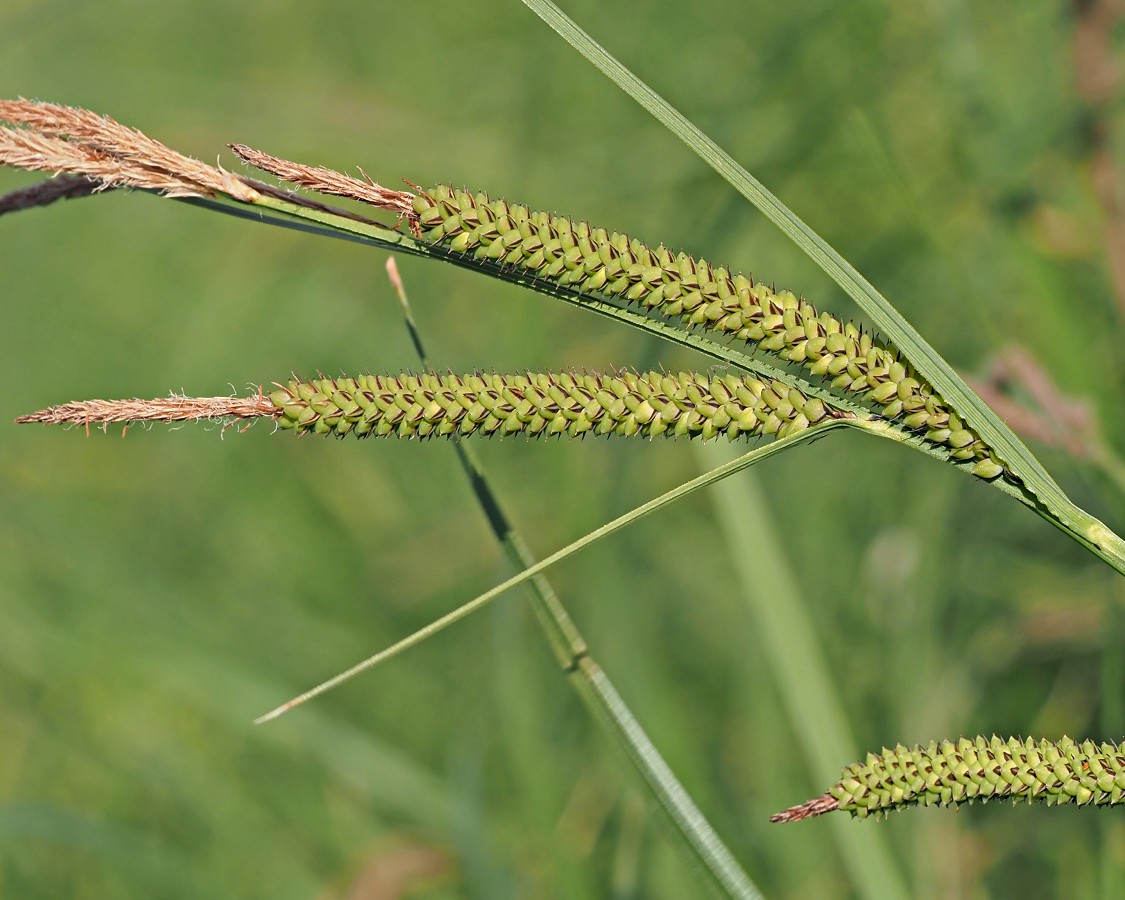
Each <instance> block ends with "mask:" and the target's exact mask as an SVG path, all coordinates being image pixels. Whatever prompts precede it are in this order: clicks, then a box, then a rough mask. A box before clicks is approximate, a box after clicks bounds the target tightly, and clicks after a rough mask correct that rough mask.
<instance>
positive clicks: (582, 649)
mask: <svg viewBox="0 0 1125 900" xmlns="http://www.w3.org/2000/svg"><path fill="white" fill-rule="evenodd" d="M387 274H388V276H389V277H390V279H391V284H392V285H393V287H394V290H395V294H396V296H397V297H398V299H399V303H400V305H401V306H402V314H403V318H404V320H405V322H406V329H407V331H408V332H409V334H410V339H411V341H412V342H413V344H414V348H415V350H416V351H417V353H418V358H419V359H420V360H421V361H422V365H423V367H424V368H425V369H427V370H430V369H431V368H432V367H431V366H430V362H429V359H428V358H427V356H426V350H425V347H424V345H423V342H422V336H421V333H420V332H419V331H418V326H417V325H416V324H415V322H414V315H413V312H412V311H411V308H410V301H409V299H408V298H407V295H406V289H405V288H404V286H403V283H402V279H401V278H400V277H399V275H398V267H397V266H396V265H395V261H394V257H391V258H390V259H388V260H387ZM453 447H454V450H455V452H456V453H457V458H458V460H459V461H460V463H461V467H462V468H463V469H464V471H465V476H466V477H467V478H468V479H469V484H470V486H471V487H472V489H473V494H474V495H475V496H476V498H477V502H478V503H479V504H480V507H481V509H482V510H484V513H485V515H486V516H487V518H488V523H489V526H490V528H491V529H492V533H493V535H495V537H496V540H497V541H498V542H499V543H500V546H501V547H502V548H503V550H504V553H505V555H506V556H507V557H508V559H509V561H510V562H511V563H512V565H513V566H514V567H515V568H516V570H517V571H519V570H522V569H526V568H530V567H531V566H533V565H534V564H535V557H534V556H532V554H531V551H530V550H529V549H528V548H527V545H526V544H525V543H524V541H523V538H522V537H521V536H520V534H519V532H518V531H517V530H516V529H515V527H514V526H513V525H512V524H511V520H510V519H509V518H508V516H507V515H506V513H505V512H504V508H503V505H502V504H501V502H500V498H499V497H497V496H496V494H495V492H494V491H493V490H492V487H491V486H490V484H489V481H488V477H487V475H486V473H485V471H484V468H483V466H482V465H481V463H480V460H479V459H478V458H477V455H476V453H474V452H473V450H472V448H470V447H469V446H467V445H466V444H465V442H464V441H462V440H460V439H457V440H454V442H453ZM529 587H530V589H531V607H532V609H533V610H534V611H535V615H536V619H537V620H538V622H539V624H540V627H541V628H542V630H543V633H544V635H546V637H547V641H548V643H549V644H550V645H551V650H552V651H553V652H554V654H555V658H556V660H557V661H558V662H559V665H560V666H561V668H562V670H563V672H565V673H566V675H567V678H568V680H569V681H570V683H571V684H572V685H573V686H574V688H575V690H576V691H577V692H578V695H579V696H580V697H581V698H582V700H583V702H584V703H585V704H586V706H587V707H588V708H589V709H590V710H591V711H592V712H593V713H594V717H595V719H597V721H598V722H600V723H601V724H602V726H603V727H604V728H605V729H606V730H607V731H608V732H609V733H610V735H611V736H612V737H613V738H614V740H615V741H616V742H617V744H618V746H620V747H621V749H622V750H624V751H625V753H626V755H627V756H628V757H629V760H630V761H631V762H632V763H633V765H634V767H635V768H636V770H637V772H638V773H639V774H640V776H641V777H642V778H643V779H644V781H645V783H646V785H647V786H648V789H649V790H650V791H651V792H652V794H653V796H655V797H656V799H657V801H658V802H659V804H660V807H661V809H662V810H664V812H665V813H666V814H667V816H668V819H669V821H670V823H671V826H672V830H673V833H674V834H675V835H676V836H677V837H678V838H679V839H680V845H681V846H682V847H684V848H686V851H687V853H688V854H689V861H690V862H691V863H692V864H693V866H694V867H696V868H698V869H699V870H701V874H703V875H704V876H705V877H706V878H707V879H708V881H709V883H710V884H711V885H712V886H713V887H714V888H717V889H719V890H720V891H722V893H723V894H724V895H726V896H729V897H738V898H747V900H749V898H756V897H760V896H761V893H760V891H759V890H758V888H757V887H756V886H755V885H754V883H753V882H752V881H751V880H750V879H749V877H748V876H747V875H746V873H745V872H744V871H743V870H742V868H741V866H739V865H738V862H737V860H735V858H734V856H733V854H731V852H730V850H728V849H727V847H726V845H725V844H724V843H723V842H722V839H721V838H720V837H719V836H718V834H717V833H716V831H715V829H714V828H713V827H712V826H711V823H710V822H708V821H707V819H706V817H705V816H704V815H703V813H702V812H701V811H700V809H699V807H698V806H696V804H695V801H694V800H693V799H692V798H691V795H690V794H688V792H687V791H686V790H685V789H684V788H683V786H682V785H681V784H680V781H679V779H677V778H676V776H675V773H673V772H672V770H671V768H670V767H669V766H668V764H667V763H666V762H665V761H664V758H663V757H662V756H661V755H660V752H659V751H658V750H657V749H656V745H655V744H653V743H652V740H651V739H650V738H649V736H648V734H647V733H646V732H645V730H644V728H642V727H641V725H640V723H639V722H638V721H637V719H636V717H635V716H634V715H633V713H632V711H631V710H630V709H629V707H628V706H627V705H626V703H625V701H624V700H623V699H622V698H621V696H620V695H619V694H618V693H617V689H616V688H615V687H614V686H613V683H612V682H611V681H610V679H609V676H608V675H606V674H605V671H604V670H603V669H602V668H601V667H600V666H599V665H598V664H597V663H596V662H595V661H594V658H593V657H592V656H591V655H590V652H589V648H588V645H587V643H586V640H585V638H583V637H582V634H581V633H580V632H579V630H578V627H577V626H576V625H575V624H574V621H573V620H572V619H571V617H570V614H569V613H568V612H567V611H566V608H565V607H564V606H563V604H562V601H561V600H560V599H559V596H558V594H556V593H555V589H554V587H553V586H552V585H551V582H550V581H549V580H548V579H547V577H546V576H545V575H542V574H539V575H535V576H533V577H532V578H531V581H530V585H529Z"/></svg>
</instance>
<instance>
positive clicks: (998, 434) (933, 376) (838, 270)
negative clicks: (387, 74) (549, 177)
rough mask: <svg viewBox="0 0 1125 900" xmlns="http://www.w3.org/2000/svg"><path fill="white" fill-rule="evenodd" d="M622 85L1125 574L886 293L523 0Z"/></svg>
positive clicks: (1111, 551) (540, 0)
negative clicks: (786, 240) (777, 230)
mask: <svg viewBox="0 0 1125 900" xmlns="http://www.w3.org/2000/svg"><path fill="white" fill-rule="evenodd" d="M522 2H523V3H524V4H525V5H526V6H527V7H528V8H529V9H531V10H532V11H533V12H534V13H535V14H536V15H537V16H539V17H540V18H541V19H542V20H543V21H544V22H546V23H547V25H549V26H550V27H551V28H552V29H553V30H554V31H555V32H556V33H557V34H559V35H560V36H561V37H562V38H563V39H564V40H566V41H567V43H569V44H570V45H571V46H572V47H574V48H575V49H576V50H578V52H579V53H581V54H582V56H583V57H585V58H586V59H587V60H588V61H589V62H590V63H591V64H592V65H594V66H595V67H597V68H598V69H599V70H600V71H601V72H603V73H604V74H605V75H606V76H607V77H608V78H609V79H610V80H611V81H613V83H614V84H616V85H617V86H618V87H619V88H621V90H623V91H624V92H625V93H626V94H628V95H629V96H630V97H632V98H633V99H634V100H636V101H637V103H639V104H640V105H641V106H642V107H644V108H645V109H646V110H647V111H648V112H649V113H651V114H652V116H653V117H654V118H656V119H657V120H658V121H659V122H660V123H661V124H663V125H664V126H666V127H667V128H668V129H669V130H670V131H671V132H672V133H673V134H675V135H676V136H677V137H678V138H679V139H680V140H682V141H683V142H684V143H685V144H687V145H688V146H689V147H690V148H691V149H692V150H693V151H694V152H695V153H696V154H697V155H698V156H699V157H700V159H702V160H703V161H704V162H705V163H707V165H709V166H710V167H711V168H713V169H714V170H715V171H716V172H718V173H719V174H720V175H721V176H722V177H723V178H724V179H725V180H726V181H727V182H728V183H729V184H730V185H731V186H732V187H734V188H735V190H737V191H738V192H739V193H740V194H742V195H743V196H744V197H746V199H747V200H749V201H750V202H751V203H753V204H754V206H756V207H757V208H758V209H759V210H761V212H762V213H763V214H764V215H765V216H766V217H767V218H768V219H769V220H770V221H771V222H773V223H774V224H775V225H777V227H778V228H780V229H781V231H782V232H783V233H784V234H785V235H786V236H787V237H788V238H789V239H790V240H792V241H793V242H794V243H795V244H797V246H799V247H800V248H801V249H802V250H804V251H805V253H806V254H807V255H808V256H809V258H810V259H812V260H813V261H814V262H815V263H816V264H817V265H818V266H820V267H821V268H822V269H823V270H824V271H825V272H826V273H827V274H828V275H829V276H830V277H831V278H832V280H833V281H835V282H836V283H837V284H838V285H840V287H841V288H842V289H843V290H844V291H845V292H846V293H847V294H848V296H849V297H851V298H852V299H853V300H855V302H856V303H857V304H858V305H859V307H860V309H862V310H863V311H864V312H865V313H866V314H867V315H868V316H869V317H870V318H871V320H872V322H874V323H875V324H876V325H877V326H878V327H879V329H880V330H881V331H882V332H883V333H884V334H886V335H887V337H888V338H889V339H890V340H891V342H892V343H894V344H895V345H896V346H897V347H898V348H899V349H900V350H901V351H902V352H903V353H904V355H905V356H906V358H907V359H909V360H910V362H911V363H912V364H913V365H914V367H915V368H916V369H917V370H918V372H920V373H921V374H922V376H923V377H924V378H926V379H927V380H928V381H929V382H930V383H931V384H932V385H933V386H934V387H935V388H936V389H937V390H938V392H939V393H940V394H941V395H942V396H943V397H944V398H945V399H946V401H947V402H948V403H949V404H950V405H951V406H952V407H953V409H954V410H955V411H956V412H957V413H958V415H960V416H961V417H962V418H963V419H964V420H965V421H966V422H967V423H968V424H969V425H970V426H971V427H972V428H973V429H975V430H976V431H977V433H978V434H980V436H981V437H982V438H983V439H984V440H985V442H986V443H987V444H988V445H989V446H991V447H992V448H993V449H994V450H995V451H996V453H997V454H998V455H999V456H1000V458H1001V459H1003V460H1004V462H1006V463H1007V464H1008V465H1009V466H1010V467H1011V469H1012V471H1013V472H1015V473H1016V475H1018V476H1019V477H1020V478H1021V479H1022V480H1023V482H1024V484H1025V485H1026V486H1027V488H1028V489H1029V490H1030V491H1031V493H1032V494H1034V495H1035V497H1036V498H1038V499H1039V500H1040V501H1041V503H1042V508H1040V509H1038V510H1037V511H1038V512H1039V513H1040V514H1041V515H1043V516H1044V518H1046V519H1048V520H1049V521H1051V522H1052V524H1054V525H1055V526H1056V527H1058V528H1060V529H1061V530H1063V531H1065V532H1066V533H1068V534H1070V535H1071V536H1072V537H1074V538H1075V539H1076V540H1078V541H1079V542H1081V543H1083V544H1085V545H1086V546H1087V547H1089V548H1090V549H1091V550H1093V551H1094V552H1095V553H1096V554H1097V555H1098V556H1100V557H1102V559H1104V560H1106V561H1107V562H1109V563H1110V564H1111V565H1112V566H1114V568H1116V569H1117V570H1118V571H1120V572H1122V573H1123V574H1125V541H1123V540H1122V539H1121V538H1120V537H1119V536H1118V535H1116V534H1114V533H1113V531H1111V530H1110V529H1109V528H1107V527H1106V526H1105V525H1104V524H1103V523H1101V522H1099V521H1098V520H1097V519H1096V518H1094V517H1093V516H1091V515H1090V514H1089V513H1086V512H1085V511H1083V510H1081V509H1079V508H1078V507H1077V506H1075V504H1074V503H1073V502H1072V501H1071V500H1070V498H1069V497H1067V496H1066V494H1065V493H1064V492H1063V491H1062V488H1060V487H1059V486H1058V485H1057V484H1056V483H1055V481H1054V480H1053V479H1052V478H1051V476H1050V475H1048V474H1047V471H1046V470H1045V469H1044V468H1043V467H1042V465H1040V463H1039V461H1038V460H1037V459H1036V458H1035V457H1034V456H1033V455H1032V454H1031V451H1030V450H1028V449H1027V447H1026V446H1025V445H1024V443H1023V442H1022V441H1021V440H1020V439H1019V438H1018V437H1017V436H1016V434H1015V433H1014V432H1013V431H1012V430H1011V429H1010V428H1008V427H1007V425H1005V424H1004V422H1003V421H1002V420H1001V419H1000V418H999V416H997V415H996V413H994V412H993V411H992V410H991V409H990V408H989V407H988V405H987V404H986V403H985V402H984V401H983V400H981V398H980V397H978V396H977V395H976V393H975V392H974V391H973V390H972V388H970V387H969V386H968V385H967V384H966V383H965V382H964V381H963V380H962V379H961V378H960V377H959V376H958V375H957V373H956V372H955V371H954V370H953V368H952V366H950V365H949V363H947V362H946V361H945V360H944V359H942V357H941V356H940V354H938V352H937V351H936V350H935V349H934V348H933V347H932V346H930V344H929V343H928V342H927V341H926V340H925V339H924V338H923V337H922V336H921V335H920V334H919V333H918V332H917V331H916V330H915V329H914V327H913V326H912V325H910V323H909V322H907V321H906V320H905V319H904V318H903V317H902V316H901V315H900V314H899V312H898V311H897V310H896V309H895V308H894V307H893V306H891V304H890V303H889V302H888V301H887V299H886V298H885V297H883V295H882V294H880V293H879V292H878V291H877V290H876V289H875V287H874V286H873V285H872V284H871V283H870V282H869V281H868V280H867V279H866V278H864V277H863V276H862V275H861V274H860V273H859V272H858V271H856V269H855V268H854V267H853V266H852V265H851V264H850V263H849V262H848V261H847V260H845V259H844V258H843V257H842V256H840V254H839V253H837V252H836V251H835V250H834V249H833V248H832V247H831V246H829V244H828V243H827V242H826V241H825V240H824V239H823V238H821V237H820V235H818V234H817V233H816V232H815V231H813V230H812V229H811V228H810V227H809V226H808V225H806V224H805V223H804V222H803V221H802V220H801V219H800V218H799V217H798V216H797V215H796V214H795V213H794V212H793V211H792V210H790V209H789V208H788V207H787V206H786V205H785V204H784V203H782V202H781V200H779V199H778V198H777V197H776V196H774V194H772V193H771V192H770V191H769V190H768V189H767V188H766V187H765V186H764V185H763V184H762V183H761V182H759V181H758V180H757V179H756V178H754V176H753V175H751V174H750V173H749V172H747V171H746V169H744V168H743V167H742V166H741V165H739V164H738V163H737V162H736V161H735V160H734V159H733V158H732V157H731V156H730V154H728V153H727V152H726V151H725V150H723V149H722V148H721V147H719V146H718V144H716V143H715V142H714V141H713V140H711V139H710V138H709V137H707V136H706V135H705V134H703V132H701V131H700V130H699V129H698V128H696V126H695V125H693V124H692V123H691V122H690V121H689V120H688V119H687V118H685V117H684V116H683V115H682V114H681V113H680V112H679V111H677V110H676V109H675V108H674V107H672V105H671V104H669V103H668V102H667V101H666V100H664V98H663V97H661V96H660V95H659V94H657V93H656V92H655V91H653V90H652V88H650V87H649V86H648V85H647V84H645V83H644V82H643V81H641V80H640V79H639V78H638V77H637V76H636V75H634V74H633V73H632V72H631V71H629V70H628V69H627V68H626V67H625V66H624V65H622V64H621V63H620V62H619V61H618V60H617V59H616V58H614V57H613V56H612V55H611V54H610V53H609V52H607V51H606V50H605V48H603V47H602V46H601V45H600V44H598V43H597V42H596V41H595V40H594V39H593V38H591V37H590V35H588V34H587V33H586V32H585V31H583V30H582V29H581V28H580V27H579V26H578V25H577V24H576V23H575V22H574V21H573V20H571V19H570V18H569V17H567V16H566V14H565V13H563V12H562V10H560V9H559V8H558V7H557V6H556V5H555V4H554V3H552V2H551V0H522Z"/></svg>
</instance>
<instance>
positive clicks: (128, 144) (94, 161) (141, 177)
mask: <svg viewBox="0 0 1125 900" xmlns="http://www.w3.org/2000/svg"><path fill="white" fill-rule="evenodd" d="M0 121H3V122H8V123H10V125H11V126H14V127H2V126H0V164H3V165H7V166H13V167H15V168H20V169H28V170H31V171H45V172H67V173H70V174H74V175H84V176H86V177H88V178H93V179H97V180H98V181H100V182H102V183H103V184H105V185H107V186H124V187H137V188H146V189H148V190H154V191H160V192H161V193H163V194H166V195H168V196H170V197H195V196H214V195H216V194H226V195H227V196H230V197H234V198H235V199H238V200H243V201H245V202H253V201H254V200H255V199H256V198H257V196H258V194H257V192H256V191H255V190H254V188H252V187H251V186H250V185H248V184H247V183H246V182H245V181H243V180H242V179H240V178H238V177H237V176H236V175H232V174H231V173H230V172H227V171H224V170H223V169H220V168H217V167H215V166H209V165H207V164H206V163H202V162H200V161H199V160H197V159H192V158H191V157H189V156H184V155H183V154H182V153H177V152H176V151H175V150H172V149H171V148H169V147H167V146H165V145H164V144H162V143H160V142H159V141H156V140H153V139H152V138H150V137H148V136H147V135H145V134H144V133H143V132H141V131H138V130H137V129H135V128H128V127H126V126H124V125H122V124H120V123H119V122H116V121H114V120H113V119H111V118H109V117H108V116H99V115H98V114H96V113H93V112H91V111H90V110H87V109H77V108H74V107H70V106H61V105H59V104H57V103H37V102H34V101H31V100H0Z"/></svg>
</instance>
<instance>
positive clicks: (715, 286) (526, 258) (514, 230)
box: [413, 185, 1006, 478]
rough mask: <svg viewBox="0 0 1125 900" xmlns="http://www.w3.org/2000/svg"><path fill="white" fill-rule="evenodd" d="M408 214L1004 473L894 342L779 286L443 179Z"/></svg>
mask: <svg viewBox="0 0 1125 900" xmlns="http://www.w3.org/2000/svg"><path fill="white" fill-rule="evenodd" d="M413 209H414V212H415V214H416V215H417V217H418V227H419V228H420V230H421V234H422V236H423V237H424V238H425V239H426V240H427V241H429V242H431V243H435V244H440V245H441V246H444V247H446V248H448V249H449V250H451V251H453V252H455V253H464V254H471V255H472V256H473V257H474V258H476V259H481V260H492V261H494V262H496V263H497V264H499V265H503V266H509V267H515V268H518V269H521V270H523V271H524V272H526V273H527V274H529V275H531V276H533V277H535V278H537V279H542V280H545V281H550V282H553V283H554V284H557V285H559V286H561V287H564V288H568V289H572V290H575V291H578V292H581V293H584V294H591V295H594V296H597V297H600V298H605V299H615V300H619V299H623V300H625V301H627V302H629V303H633V304H636V305H639V306H642V307H644V308H646V309H649V310H654V311H657V312H659V313H660V314H662V315H664V316H667V317H670V318H678V319H680V320H681V321H683V322H684V323H686V324H687V325H689V326H699V327H702V328H707V329H710V330H712V331H717V332H720V333H722V334H723V335H726V336H729V337H731V338H737V339H740V340H742V341H745V342H747V343H750V344H753V345H755V346H756V347H757V348H758V349H760V350H763V351H767V352H769V353H772V354H774V355H776V356H777V357H779V358H780V359H782V360H783V361H785V362H789V363H796V364H799V365H801V366H803V367H804V368H805V369H807V370H808V371H809V372H810V373H811V374H813V375H814V376H817V377H819V378H821V379H823V380H825V381H826V382H829V383H830V384H831V386H832V387H833V388H834V389H835V390H837V391H840V392H842V393H846V394H851V395H854V396H857V397H861V398H862V399H864V400H865V401H867V402H870V403H872V404H874V405H875V406H877V407H878V408H879V411H880V414H881V415H882V416H883V417H885V418H887V419H891V420H894V421H896V422H899V423H901V424H902V425H903V426H904V427H906V428H908V429H910V430H912V431H914V432H917V433H919V434H922V435H923V436H924V437H925V439H926V440H928V441H930V442H932V443H935V444H939V445H941V446H943V447H944V448H945V449H946V450H947V451H948V452H949V454H950V456H952V457H953V458H954V459H958V460H965V461H975V463H976V464H975V466H974V467H973V473H974V474H976V475H979V476H980V477H982V478H995V477H997V476H998V475H1000V474H1002V473H1004V472H1005V471H1006V469H1005V468H1004V466H1003V464H1002V463H1001V462H1000V461H999V460H998V459H997V458H996V457H995V455H994V454H993V453H992V452H991V451H990V450H989V448H988V447H987V446H985V444H984V443H983V441H981V439H980V438H979V437H978V436H977V435H976V434H975V433H974V432H973V431H972V430H971V429H969V428H968V427H967V426H966V425H965V423H964V422H963V421H962V420H961V418H960V417H959V416H958V415H957V414H956V413H954V412H953V411H952V410H951V409H949V407H948V405H947V404H946V403H945V401H944V400H943V399H942V398H941V397H940V396H939V395H938V394H937V393H936V392H935V391H934V390H933V389H932V388H931V387H930V385H928V384H927V383H926V382H925V381H924V380H923V379H921V378H920V377H919V376H918V375H917V373H916V372H915V371H914V370H913V369H912V367H911V366H910V365H909V364H907V363H906V362H905V361H904V360H902V359H900V354H899V352H898V351H897V349H895V348H894V347H891V346H889V345H885V344H881V343H879V342H877V341H876V340H875V339H874V338H873V337H872V335H871V334H870V333H868V332H864V331H863V330H861V329H860V328H858V327H857V326H855V325H854V324H852V323H850V322H849V323H844V322H841V321H840V320H839V319H837V318H835V317H834V316H832V315H830V314H828V313H823V312H821V313H818V312H817V311H816V309H815V308H814V307H813V306H812V304H810V303H809V302H808V301H806V300H803V299H800V298H798V297H796V296H795V295H794V294H792V293H791V292H789V291H780V292H775V291H774V290H773V289H772V288H770V287H768V286H767V285H765V284H761V283H757V284H755V283H753V282H752V281H751V280H750V279H748V278H746V277H745V276H743V275H738V274H731V273H730V271H728V270H727V269H725V268H721V267H714V266H712V265H711V264H710V263H708V262H707V261H706V260H702V259H700V260H696V259H693V258H692V257H690V256H688V255H687V254H685V253H673V252H672V251H670V250H668V249H667V248H666V247H664V246H663V245H661V246H658V247H656V248H655V249H652V248H649V247H647V246H646V245H645V244H643V243H641V242H640V241H638V240H636V239H632V238H630V237H629V236H628V235H625V234H621V233H618V232H612V233H611V232H607V231H606V230H605V229H603V228H592V227H590V225H588V224H587V223H585V222H573V221H571V220H570V219H567V218H564V217H560V216H553V215H551V214H549V213H546V212H537V211H533V210H529V209H528V208H527V207H526V206H520V205H517V204H511V203H508V202H507V201H505V200H491V199H490V198H489V197H488V195H487V194H483V193H476V194H474V193H471V192H469V191H465V190H459V189H457V188H452V187H447V186H445V185H439V186H437V187H434V188H431V189H430V190H428V191H424V192H422V193H420V194H419V195H418V196H416V197H415V199H414V204H413Z"/></svg>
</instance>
